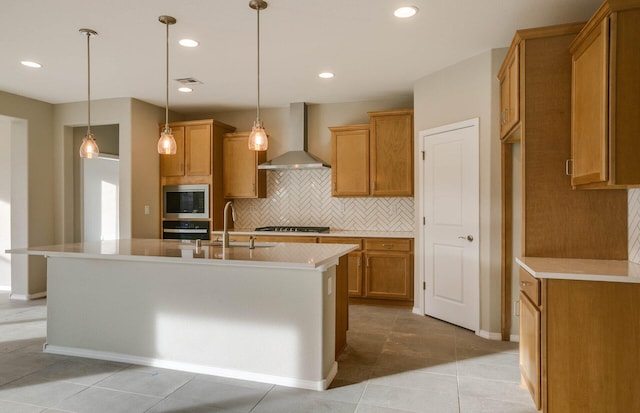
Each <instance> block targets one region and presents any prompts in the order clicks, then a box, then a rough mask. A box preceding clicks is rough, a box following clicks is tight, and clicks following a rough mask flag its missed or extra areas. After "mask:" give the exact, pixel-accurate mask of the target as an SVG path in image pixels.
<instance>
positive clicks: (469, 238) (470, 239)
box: [458, 235, 473, 242]
mask: <svg viewBox="0 0 640 413" xmlns="http://www.w3.org/2000/svg"><path fill="white" fill-rule="evenodd" d="M458 238H460V239H466V240H467V241H469V242H472V241H473V235H467V236H466V237H464V236H459V237H458Z"/></svg>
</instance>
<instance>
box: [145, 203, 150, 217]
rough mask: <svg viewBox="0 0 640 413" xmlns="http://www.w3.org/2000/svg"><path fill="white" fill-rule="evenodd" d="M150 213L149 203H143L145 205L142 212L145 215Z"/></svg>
mask: <svg viewBox="0 0 640 413" xmlns="http://www.w3.org/2000/svg"><path fill="white" fill-rule="evenodd" d="M150 213H151V212H150V208H149V205H145V206H144V214H145V215H149V214H150Z"/></svg>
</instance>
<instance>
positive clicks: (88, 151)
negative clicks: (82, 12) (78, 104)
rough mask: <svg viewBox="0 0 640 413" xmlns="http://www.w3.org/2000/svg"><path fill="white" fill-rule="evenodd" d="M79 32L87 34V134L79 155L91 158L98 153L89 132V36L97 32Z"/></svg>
mask: <svg viewBox="0 0 640 413" xmlns="http://www.w3.org/2000/svg"><path fill="white" fill-rule="evenodd" d="M80 33H82V34H83V35H85V36H87V134H86V135H84V138H82V144H81V145H80V157H81V158H88V159H91V158H97V157H98V155H100V149H98V144H97V143H96V138H95V136H93V133H91V49H90V46H89V39H91V36H97V35H98V33H97V32H96V31H94V30H91V29H80Z"/></svg>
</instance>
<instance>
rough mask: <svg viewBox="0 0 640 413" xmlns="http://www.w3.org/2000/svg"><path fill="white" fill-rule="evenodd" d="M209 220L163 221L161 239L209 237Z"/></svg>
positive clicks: (206, 238)
mask: <svg viewBox="0 0 640 413" xmlns="http://www.w3.org/2000/svg"><path fill="white" fill-rule="evenodd" d="M210 233H211V231H210V230H209V221H164V222H163V223H162V238H163V239H204V240H208V239H211V236H210Z"/></svg>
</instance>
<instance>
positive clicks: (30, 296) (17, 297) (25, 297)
mask: <svg viewBox="0 0 640 413" xmlns="http://www.w3.org/2000/svg"><path fill="white" fill-rule="evenodd" d="M46 296H47V292H46V291H42V292H39V293H35V294H27V295H25V294H11V295H10V296H9V299H11V300H17V301H29V300H37V299H39V298H44V297H46Z"/></svg>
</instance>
